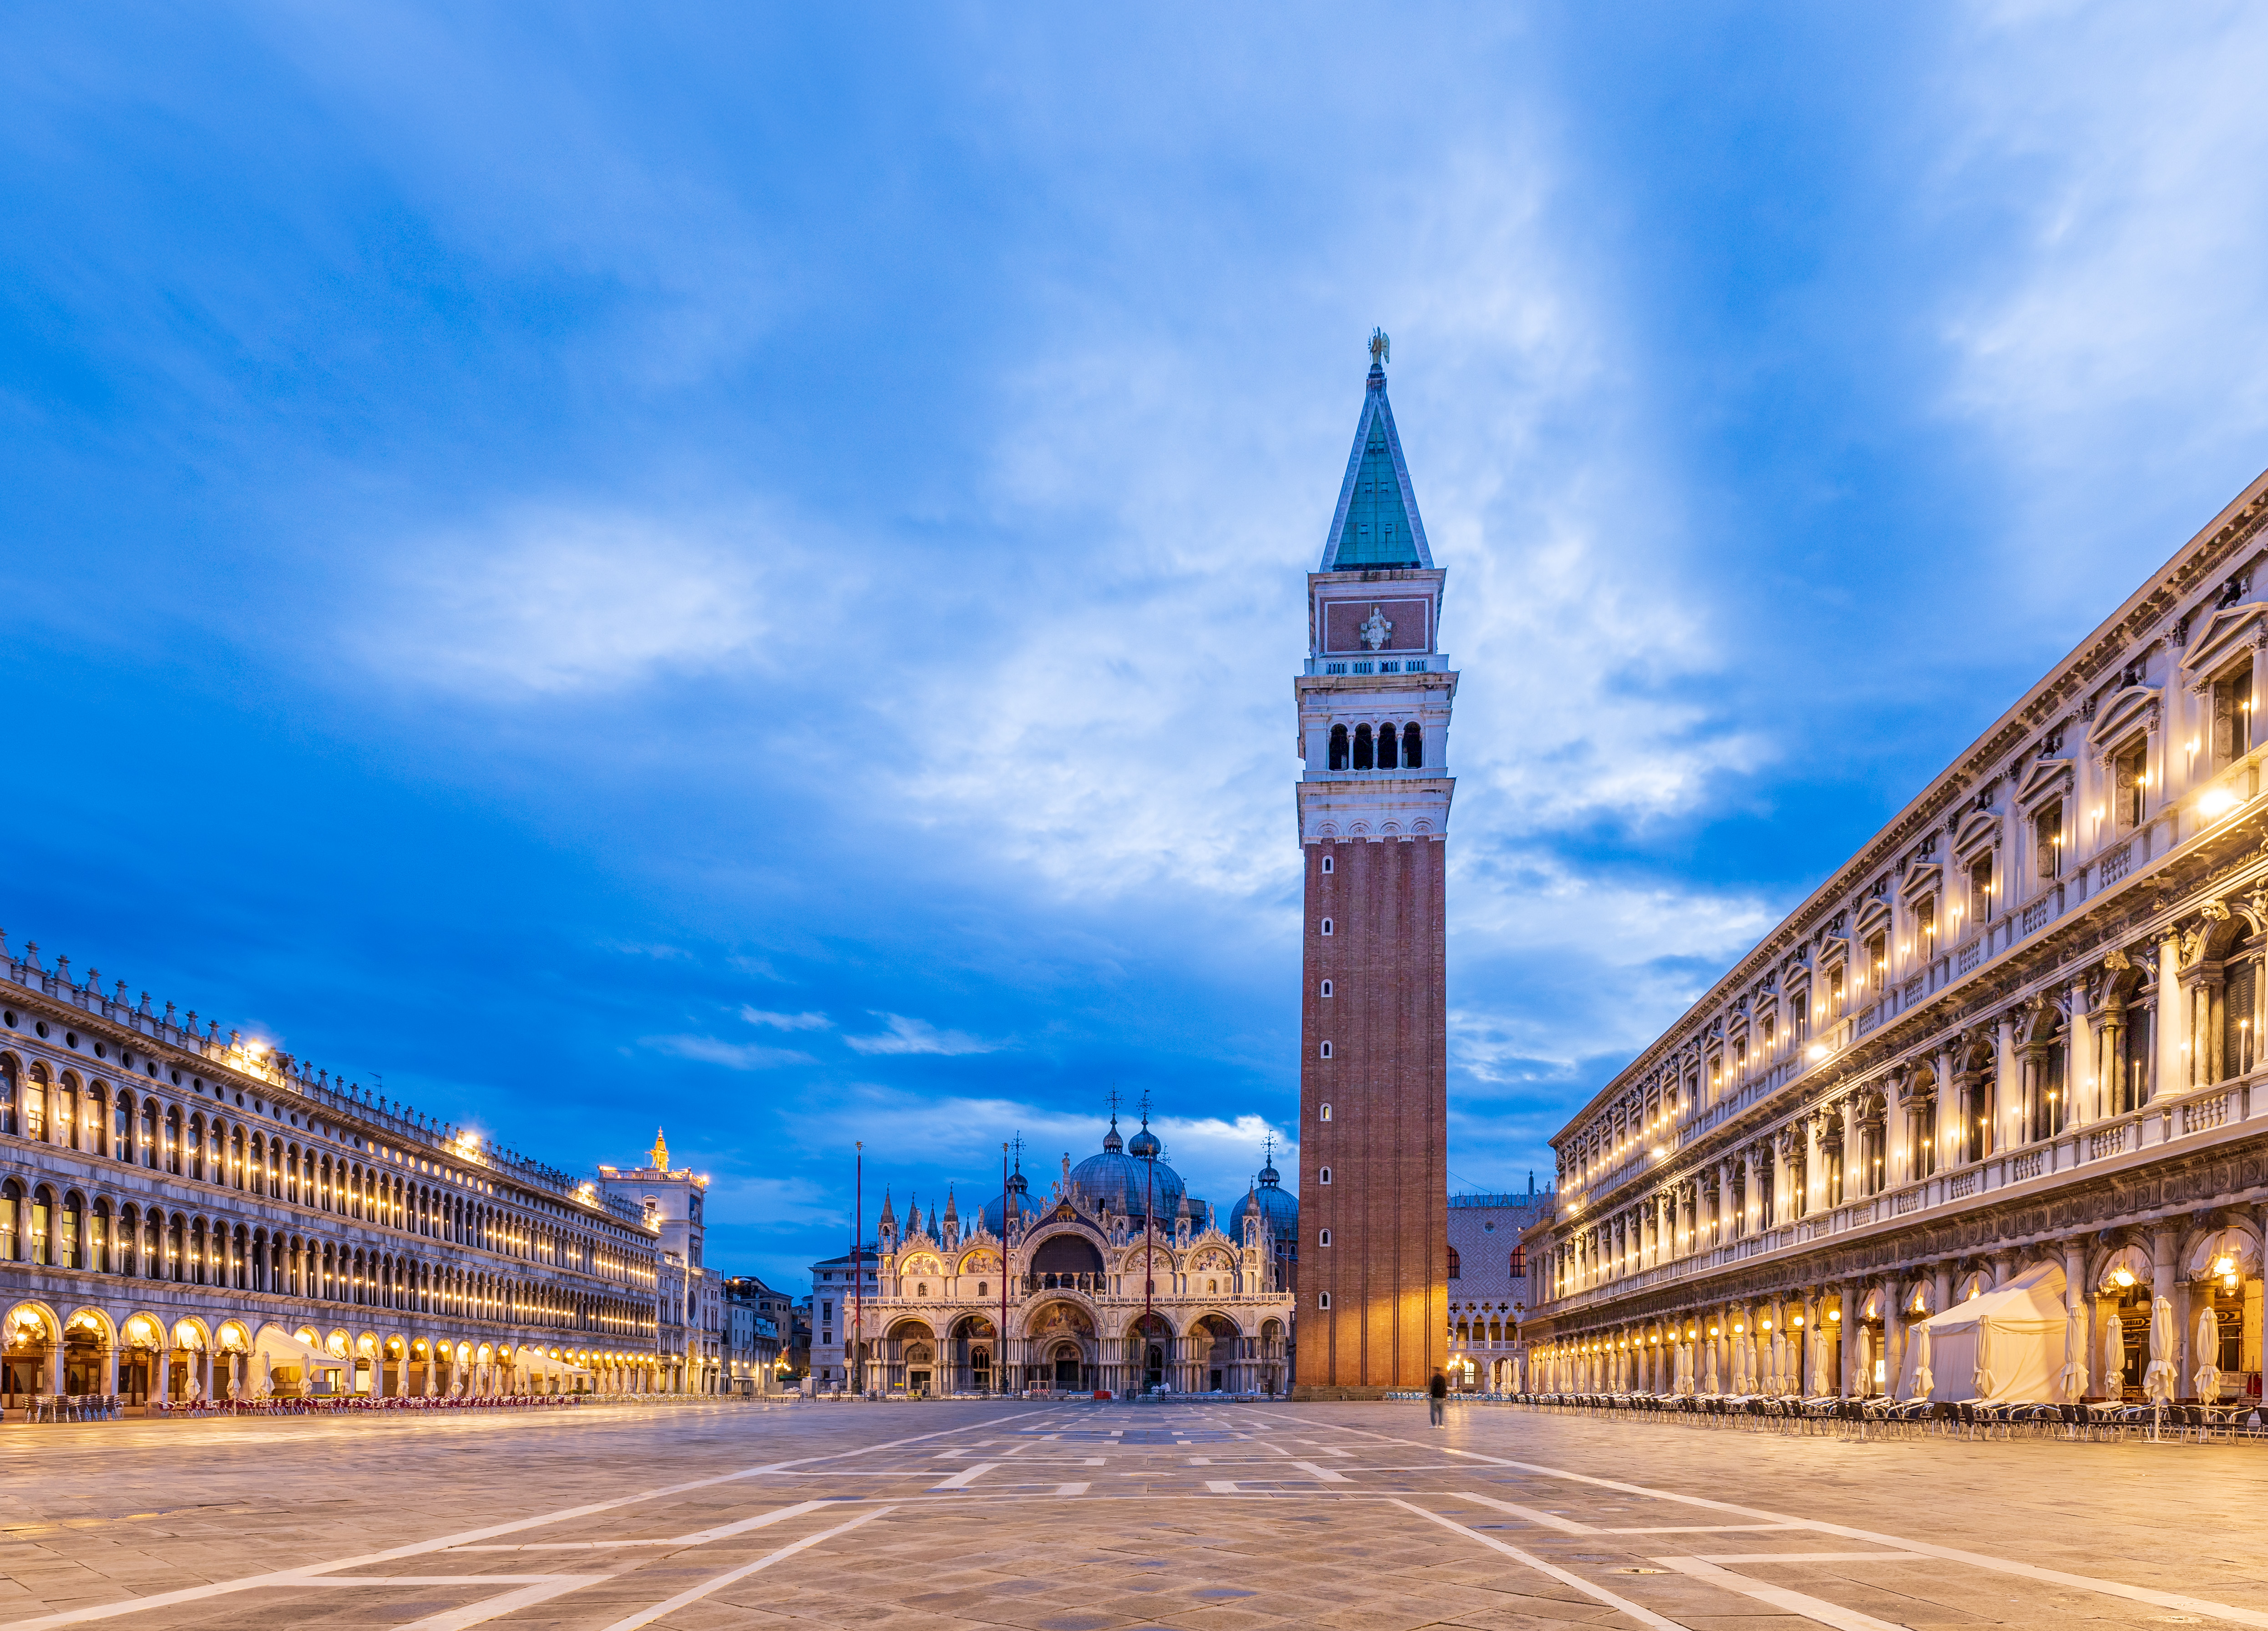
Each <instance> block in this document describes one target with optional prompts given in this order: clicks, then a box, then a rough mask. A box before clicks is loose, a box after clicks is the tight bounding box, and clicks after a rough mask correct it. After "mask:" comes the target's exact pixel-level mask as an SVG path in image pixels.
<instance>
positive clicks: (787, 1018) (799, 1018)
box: [740, 1003, 835, 1030]
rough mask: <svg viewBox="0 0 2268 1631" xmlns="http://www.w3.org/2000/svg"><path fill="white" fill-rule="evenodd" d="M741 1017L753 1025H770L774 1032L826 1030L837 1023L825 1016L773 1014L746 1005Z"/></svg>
mask: <svg viewBox="0 0 2268 1631" xmlns="http://www.w3.org/2000/svg"><path fill="white" fill-rule="evenodd" d="M740 1017H741V1018H742V1019H744V1020H746V1021H747V1022H748V1023H749V1024H751V1025H769V1026H770V1027H771V1028H772V1029H773V1030H827V1029H828V1027H830V1026H831V1025H833V1024H834V1023H835V1022H834V1021H833V1020H831V1019H828V1017H827V1015H824V1014H773V1013H770V1012H768V1011H766V1010H765V1009H762V1008H755V1007H748V1006H747V1004H745V1003H744V1004H742V1005H741V1007H740Z"/></svg>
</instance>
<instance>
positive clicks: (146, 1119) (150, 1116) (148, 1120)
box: [142, 1099, 158, 1169]
mask: <svg viewBox="0 0 2268 1631" xmlns="http://www.w3.org/2000/svg"><path fill="white" fill-rule="evenodd" d="M142 1164H143V1165H144V1166H145V1167H150V1168H153V1169H154V1168H155V1167H156V1166H157V1164H158V1101H157V1100H155V1099H144V1100H143V1101H142Z"/></svg>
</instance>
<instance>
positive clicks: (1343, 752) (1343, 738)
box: [1331, 725, 1347, 771]
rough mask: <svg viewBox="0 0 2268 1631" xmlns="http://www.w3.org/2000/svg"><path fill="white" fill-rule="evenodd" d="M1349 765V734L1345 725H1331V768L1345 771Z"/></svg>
mask: <svg viewBox="0 0 2268 1631" xmlns="http://www.w3.org/2000/svg"><path fill="white" fill-rule="evenodd" d="M1346 767H1347V734H1346V727H1345V726H1344V725H1334V726H1332V727H1331V768H1332V769H1333V770H1335V771H1343V770H1344V769H1346Z"/></svg>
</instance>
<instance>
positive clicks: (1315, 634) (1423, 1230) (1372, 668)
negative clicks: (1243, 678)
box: [1293, 335, 1457, 1398]
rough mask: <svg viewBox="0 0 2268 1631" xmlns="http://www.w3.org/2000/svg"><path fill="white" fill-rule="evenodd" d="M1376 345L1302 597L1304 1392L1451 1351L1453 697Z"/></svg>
mask: <svg viewBox="0 0 2268 1631" xmlns="http://www.w3.org/2000/svg"><path fill="white" fill-rule="evenodd" d="M1385 349H1386V348H1385V336H1383V335H1379V336H1373V343H1372V353H1371V355H1372V363H1371V369H1370V375H1369V378H1368V380H1367V381H1366V384H1365V387H1364V391H1363V403H1362V412H1361V415H1360V417H1359V419H1358V420H1357V423H1356V427H1355V438H1354V449H1353V452H1352V453H1351V454H1350V455H1349V457H1348V460H1347V469H1346V476H1345V478H1344V481H1343V482H1342V483H1341V484H1340V489H1339V499H1338V505H1337V509H1336V510H1335V511H1334V513H1333V515H1332V519H1331V527H1330V531H1329V535H1328V536H1327V537H1326V539H1325V541H1324V545H1323V554H1322V562H1321V565H1320V569H1319V570H1318V571H1315V572H1311V573H1309V574H1308V576H1307V611H1308V655H1307V666H1306V669H1305V671H1304V672H1303V673H1302V674H1301V675H1300V676H1299V678H1298V679H1297V680H1296V681H1294V683H1293V691H1294V694H1295V697H1296V699H1297V702H1298V705H1299V712H1300V754H1301V756H1302V757H1303V759H1304V760H1305V762H1306V763H1305V769H1304V771H1302V773H1301V776H1300V782H1299V786H1298V800H1297V804H1298V813H1299V837H1300V855H1301V858H1302V863H1303V869H1304V872H1305V878H1306V883H1305V923H1304V926H1303V932H1302V945H1303V956H1302V962H1301V979H1302V983H1303V986H1302V994H1301V998H1300V1049H1301V1056H1302V1057H1301V1060H1300V1192H1301V1194H1302V1195H1303V1197H1304V1198H1305V1205H1304V1208H1303V1210H1304V1213H1305V1220H1304V1227H1303V1229H1302V1230H1301V1235H1302V1239H1301V1248H1302V1251H1301V1258H1300V1264H1301V1267H1300V1333H1301V1334H1300V1392H1301V1394H1302V1395H1303V1396H1305V1397H1314V1398H1325V1397H1361V1396H1374V1395H1375V1394H1377V1393H1378V1392H1381V1391H1385V1390H1389V1389H1403V1388H1414V1387H1423V1386H1425V1384H1427V1383H1428V1382H1429V1381H1430V1380H1431V1379H1432V1376H1433V1374H1434V1372H1436V1371H1437V1370H1439V1369H1440V1368H1441V1366H1442V1364H1443V1363H1444V1360H1445V1354H1446V1340H1447V1339H1446V1336H1445V1333H1446V1332H1447V1330H1448V1292H1447V1275H1448V1246H1447V1220H1446V1216H1445V1202H1446V1198H1447V1192H1448V1165H1447V1160H1448V1015H1447V995H1446V989H1447V987H1446V974H1447V950H1446V946H1447V942H1446V917H1445V896H1444V889H1445V875H1446V871H1445V869H1446V860H1445V856H1446V852H1447V842H1448V836H1449V803H1450V799H1451V795H1452V794H1453V793H1454V791H1455V783H1454V781H1453V780H1452V779H1450V777H1449V774H1448V771H1447V749H1448V735H1449V711H1450V706H1451V705H1452V704H1453V703H1454V701H1455V699H1456V693H1457V675H1455V673H1454V671H1453V670H1452V669H1451V668H1450V664H1449V659H1448V657H1447V655H1446V654H1444V653H1443V652H1442V650H1441V642H1440V610H1441V589H1442V584H1443V580H1444V578H1445V576H1446V574H1445V573H1444V572H1442V571H1441V570H1440V568H1438V567H1436V566H1435V565H1433V557H1432V552H1431V550H1430V549H1429V547H1428V546H1427V544H1426V542H1425V525H1424V523H1423V521H1422V520H1420V519H1419V517H1418V499H1417V495H1416V493H1415V491H1414V490H1413V489H1412V488H1411V486H1410V470H1409V466H1408V464H1407V462H1406V461H1404V459H1403V453H1402V441H1401V438H1400V435H1399V434H1398V433H1397V432H1396V431H1395V424H1394V410H1393V409H1392V407H1391V406H1390V405H1389V403H1388V401H1387V395H1386V371H1385V368H1384V366H1383V365H1384V362H1385Z"/></svg>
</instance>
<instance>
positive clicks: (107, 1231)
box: [86, 1200, 118, 1274]
mask: <svg viewBox="0 0 2268 1631" xmlns="http://www.w3.org/2000/svg"><path fill="white" fill-rule="evenodd" d="M86 1229H87V1233H86V1266H87V1267H89V1268H91V1269H92V1270H93V1271H94V1272H95V1273H98V1274H114V1273H117V1272H118V1263H117V1245H116V1240H115V1236H114V1231H113V1230H112V1229H111V1227H110V1203H109V1202H108V1201H107V1200H97V1201H96V1202H95V1203H94V1206H93V1208H92V1211H91V1212H90V1213H89V1214H88V1217H87V1222H86Z"/></svg>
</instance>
